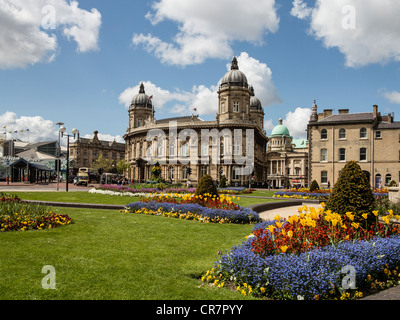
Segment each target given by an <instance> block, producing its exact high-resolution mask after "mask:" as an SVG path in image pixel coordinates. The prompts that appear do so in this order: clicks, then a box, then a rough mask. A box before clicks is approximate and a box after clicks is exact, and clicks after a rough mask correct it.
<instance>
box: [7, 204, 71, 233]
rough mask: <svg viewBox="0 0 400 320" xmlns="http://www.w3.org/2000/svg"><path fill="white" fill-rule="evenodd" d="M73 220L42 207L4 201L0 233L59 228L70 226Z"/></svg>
mask: <svg viewBox="0 0 400 320" xmlns="http://www.w3.org/2000/svg"><path fill="white" fill-rule="evenodd" d="M71 222H72V219H71V218H70V217H69V216H68V215H60V214H56V213H54V212H53V211H51V210H50V209H49V208H47V207H45V206H41V205H35V204H27V203H23V202H20V201H15V200H11V201H4V202H1V204H0V231H1V232H6V231H26V230H42V229H51V228H57V227H60V226H64V225H68V224H70V223H71Z"/></svg>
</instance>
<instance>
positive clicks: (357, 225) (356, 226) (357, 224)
mask: <svg viewBox="0 0 400 320" xmlns="http://www.w3.org/2000/svg"><path fill="white" fill-rule="evenodd" d="M351 225H352V226H353V227H354V229H358V227H359V226H360V224H359V223H355V222H353V223H352V224H351Z"/></svg>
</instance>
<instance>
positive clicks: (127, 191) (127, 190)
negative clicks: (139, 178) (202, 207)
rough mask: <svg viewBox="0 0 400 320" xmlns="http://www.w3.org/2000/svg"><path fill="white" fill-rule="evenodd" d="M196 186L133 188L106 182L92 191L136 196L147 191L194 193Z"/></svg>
mask: <svg viewBox="0 0 400 320" xmlns="http://www.w3.org/2000/svg"><path fill="white" fill-rule="evenodd" d="M195 190H196V189H195V188H190V189H186V188H167V189H164V190H161V189H158V188H131V187H127V186H118V185H113V184H104V185H102V186H100V187H97V188H94V189H91V190H90V192H91V193H101V192H99V191H110V192H109V193H106V192H104V193H103V194H110V195H118V193H119V194H121V195H131V196H132V194H134V196H137V195H138V194H139V195H145V194H147V193H161V192H163V193H193V192H195Z"/></svg>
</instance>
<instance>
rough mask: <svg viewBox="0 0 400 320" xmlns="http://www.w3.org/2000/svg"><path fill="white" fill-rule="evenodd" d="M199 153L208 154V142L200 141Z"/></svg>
mask: <svg viewBox="0 0 400 320" xmlns="http://www.w3.org/2000/svg"><path fill="white" fill-rule="evenodd" d="M201 155H202V156H208V143H207V142H202V143H201Z"/></svg>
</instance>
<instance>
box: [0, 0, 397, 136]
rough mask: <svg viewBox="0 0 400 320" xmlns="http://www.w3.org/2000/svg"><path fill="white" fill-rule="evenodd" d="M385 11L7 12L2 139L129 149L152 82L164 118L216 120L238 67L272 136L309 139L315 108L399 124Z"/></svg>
mask: <svg viewBox="0 0 400 320" xmlns="http://www.w3.org/2000/svg"><path fill="white" fill-rule="evenodd" d="M378 3H379V2H378V1H376V0H362V1H361V0H337V1H330V0H318V1H314V0H312V1H311V0H310V1H301V0H295V1H286V0H285V1H284V0H276V1H274V0H249V1H246V2H243V1H236V0H229V1H228V0H220V1H211V0H203V1H197V0H196V1H195V0H193V1H187V0H153V1H138V0H136V1H105V0H102V1H100V0H98V1H94V0H80V1H78V2H75V1H71V2H69V1H64V0H13V1H11V0H0V8H1V9H0V17H1V16H2V17H3V19H2V18H0V20H3V22H0V29H1V31H0V88H1V89H0V127H3V126H7V130H11V131H20V130H26V129H30V133H29V139H30V140H31V141H34V140H50V139H56V138H57V126H56V125H55V123H56V122H58V121H62V122H64V123H65V126H66V127H67V130H68V131H69V132H70V131H71V130H72V129H73V128H78V129H79V130H80V134H81V136H85V135H91V134H93V131H95V130H98V131H99V132H100V133H101V137H103V138H105V139H113V138H116V139H117V140H118V141H121V140H122V138H121V137H122V136H123V135H124V133H125V131H126V128H127V125H128V109H127V106H128V104H129V101H130V100H131V99H132V98H133V96H134V94H136V93H137V92H138V87H139V85H140V83H141V82H144V83H145V85H146V93H147V94H148V95H153V96H154V104H155V107H156V118H158V119H161V118H166V117H174V116H182V115H190V114H191V113H192V111H193V108H194V107H196V108H198V110H199V113H200V116H201V118H203V119H206V120H211V119H215V112H216V108H217V104H216V101H217V95H216V90H217V85H218V81H219V80H220V79H221V78H222V77H223V75H224V74H225V73H226V72H227V70H228V69H227V68H228V67H229V64H230V61H231V60H232V57H233V56H234V55H235V56H238V57H239V68H240V69H241V70H242V71H243V72H245V74H246V75H247V77H248V80H249V82H250V84H253V85H254V87H255V90H256V92H255V94H256V96H257V97H259V98H260V100H261V102H262V103H263V106H264V110H265V129H266V131H267V133H269V132H271V130H272V128H273V126H274V125H277V124H278V120H279V118H282V119H284V121H285V122H284V123H285V124H286V125H287V126H288V127H289V129H290V131H291V133H292V134H293V135H294V136H295V137H304V134H305V131H304V130H305V126H306V123H307V119H308V118H309V113H310V109H311V106H312V104H313V101H314V99H316V100H317V104H318V107H319V111H322V110H323V109H328V108H329V109H334V110H335V111H336V112H337V110H338V109H341V108H348V109H350V111H351V112H371V111H372V106H373V105H374V104H377V105H379V109H380V111H381V112H382V113H388V112H394V113H395V120H399V119H400V118H399V117H398V114H397V110H398V108H399V104H400V93H399V91H400V81H399V80H400V63H399V60H400V45H399V43H400V23H399V22H398V16H399V14H400V3H399V2H398V1H397V0H388V1H386V6H385V7H379V4H378ZM45 6H50V8H53V9H54V11H46V10H44V11H43V8H44V7H45ZM53 13H55V15H54V16H53V15H52V14H53ZM4 17H6V18H4ZM53 18H54V19H53ZM52 19H53V20H52ZM51 22H54V25H52V27H54V28H53V29H49V28H45V27H44V26H48V25H49V24H46V23H51ZM43 23H45V24H43ZM7 137H10V135H8V136H7ZM13 137H14V138H19V139H21V140H27V139H28V136H27V133H26V132H24V133H21V132H19V133H18V134H14V135H13Z"/></svg>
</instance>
